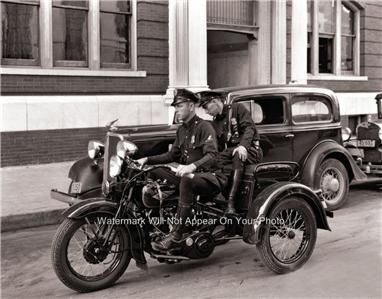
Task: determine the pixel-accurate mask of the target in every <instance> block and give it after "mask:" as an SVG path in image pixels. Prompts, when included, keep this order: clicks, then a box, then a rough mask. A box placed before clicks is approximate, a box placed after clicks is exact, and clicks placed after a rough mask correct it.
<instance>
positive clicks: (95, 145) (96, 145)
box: [88, 140, 105, 159]
mask: <svg viewBox="0 0 382 299" xmlns="http://www.w3.org/2000/svg"><path fill="white" fill-rule="evenodd" d="M104 152H105V146H104V145H103V143H101V142H99V141H96V140H90V141H89V143H88V155H89V158H90V159H95V158H101V157H102V156H103V154H104Z"/></svg>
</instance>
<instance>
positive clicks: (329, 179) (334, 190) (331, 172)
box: [316, 159, 349, 211]
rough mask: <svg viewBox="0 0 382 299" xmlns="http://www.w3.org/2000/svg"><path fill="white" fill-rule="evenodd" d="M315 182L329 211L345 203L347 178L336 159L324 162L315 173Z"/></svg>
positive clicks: (347, 190) (347, 186) (345, 172)
mask: <svg viewBox="0 0 382 299" xmlns="http://www.w3.org/2000/svg"><path fill="white" fill-rule="evenodd" d="M316 180H319V185H320V189H321V190H322V194H321V196H322V197H323V199H324V200H325V202H326V204H327V206H328V210H329V211H333V210H336V209H339V208H340V207H342V206H343V205H344V204H345V203H346V200H347V195H348V192H349V176H348V173H347V171H346V168H345V166H344V165H343V164H342V163H341V162H339V161H338V160H336V159H328V160H325V161H324V162H323V163H322V164H321V166H320V167H319V169H318V171H317V174H316Z"/></svg>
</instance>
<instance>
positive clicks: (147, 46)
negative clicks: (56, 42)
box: [1, 0, 169, 95]
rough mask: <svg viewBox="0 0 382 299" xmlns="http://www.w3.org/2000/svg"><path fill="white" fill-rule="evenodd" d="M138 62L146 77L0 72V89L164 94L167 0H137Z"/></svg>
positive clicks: (21, 92) (166, 51)
mask: <svg viewBox="0 0 382 299" xmlns="http://www.w3.org/2000/svg"><path fill="white" fill-rule="evenodd" d="M137 54H138V55H137V66H138V70H143V71H146V72H147V77H146V78H120V77H118V78H117V77H116V78H113V77H72V76H71V77H66V76H23V75H2V77H1V93H2V94H7V95H12V94H31V95H32V94H34V95H36V94H60V95H64V94H105V93H107V94H126V93H127V94H137V93H144V94H148V93H150V94H153V93H157V94H164V93H165V91H166V89H167V87H168V83H169V80H168V73H169V70H168V1H154V0H153V1H143V0H138V4H137Z"/></svg>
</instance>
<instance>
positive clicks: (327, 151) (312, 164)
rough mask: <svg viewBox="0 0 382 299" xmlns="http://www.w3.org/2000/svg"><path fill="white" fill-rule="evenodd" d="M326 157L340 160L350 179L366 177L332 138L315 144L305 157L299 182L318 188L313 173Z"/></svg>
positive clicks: (349, 155)
mask: <svg viewBox="0 0 382 299" xmlns="http://www.w3.org/2000/svg"><path fill="white" fill-rule="evenodd" d="M327 158H334V159H337V160H339V161H340V162H342V163H343V164H344V166H345V168H346V169H347V171H348V174H349V178H350V180H352V179H354V180H355V181H362V180H365V179H366V178H367V176H366V175H365V174H364V173H363V171H362V170H361V169H360V168H359V166H358V165H357V164H356V162H355V161H354V158H353V157H352V156H351V154H350V153H349V151H348V150H347V149H346V148H344V147H343V146H342V145H340V144H338V143H337V142H335V141H334V140H324V141H322V142H320V143H319V144H317V145H316V146H315V147H314V148H313V149H312V150H311V151H310V153H309V154H308V156H307V157H306V158H305V161H304V163H303V166H302V171H301V183H303V184H304V185H307V186H311V187H312V188H314V189H318V188H319V186H318V184H319V182H318V181H316V179H315V174H316V171H317V169H318V168H319V166H320V165H321V163H322V162H323V161H324V160H325V159H327Z"/></svg>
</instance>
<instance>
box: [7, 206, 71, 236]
mask: <svg viewBox="0 0 382 299" xmlns="http://www.w3.org/2000/svg"><path fill="white" fill-rule="evenodd" d="M65 210H66V209H57V210H51V211H42V212H35V213H28V214H19V215H9V216H2V217H1V232H8V231H13V230H18V229H23V228H30V227H36V226H44V225H51V224H58V223H61V222H62V220H63V216H62V212H63V211H65Z"/></svg>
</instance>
